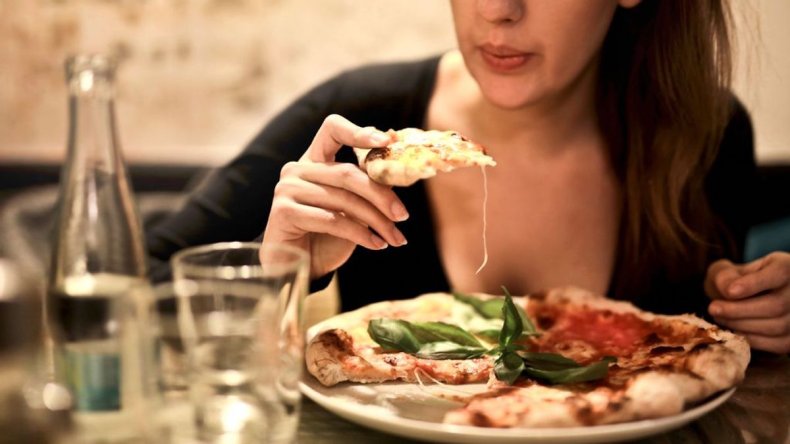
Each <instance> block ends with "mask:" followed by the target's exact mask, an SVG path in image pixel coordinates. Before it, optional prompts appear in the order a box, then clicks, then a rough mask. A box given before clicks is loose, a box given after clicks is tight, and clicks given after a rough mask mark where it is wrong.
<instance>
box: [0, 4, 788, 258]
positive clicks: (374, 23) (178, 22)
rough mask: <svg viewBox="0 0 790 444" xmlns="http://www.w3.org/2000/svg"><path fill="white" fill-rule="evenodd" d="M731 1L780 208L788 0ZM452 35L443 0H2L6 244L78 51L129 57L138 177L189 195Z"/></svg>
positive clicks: (62, 115) (0, 162)
mask: <svg viewBox="0 0 790 444" xmlns="http://www.w3.org/2000/svg"><path fill="white" fill-rule="evenodd" d="M469 1H471V0H469ZM732 5H733V8H734V12H735V19H736V23H737V27H738V28H737V32H738V34H737V39H738V40H737V42H738V44H737V49H738V53H737V55H736V60H737V74H736V83H735V90H736V92H737V94H738V95H739V97H740V98H741V99H742V100H743V101H744V103H745V104H746V106H747V108H748V109H749V110H750V112H751V114H752V118H753V121H754V125H755V128H756V144H757V145H756V146H757V157H758V161H759V162H760V165H761V174H762V175H763V178H764V180H765V189H766V190H769V191H770V194H769V195H768V196H767V197H766V199H767V204H766V205H765V207H766V208H768V210H767V212H768V214H766V215H765V219H766V220H767V219H777V218H781V217H784V216H787V215H790V173H789V172H788V165H790V27H788V26H787V23H788V22H789V21H790V1H787V0H748V1H746V0H734V1H732ZM453 46H454V36H453V32H452V21H451V17H450V10H449V2H448V1H446V0H397V1H392V0H320V1H316V0H0V255H2V254H3V250H6V251H8V250H9V249H11V250H13V249H14V245H13V244H14V243H15V242H17V240H16V238H18V237H19V236H20V234H19V233H18V232H15V231H14V229H15V228H16V227H18V226H19V225H25V224H28V225H30V224H31V223H33V222H31V220H34V219H35V217H39V218H40V219H41V221H42V223H43V222H44V221H46V220H47V217H48V214H47V213H46V212H41V211H43V208H48V205H49V206H51V204H52V199H54V197H53V194H52V192H51V191H40V192H39V188H41V187H45V188H48V187H49V188H51V185H52V184H54V183H55V182H56V181H57V179H58V174H59V168H60V164H61V162H62V161H63V158H64V156H65V142H66V123H67V108H66V103H67V102H66V100H67V93H66V89H65V84H64V75H63V61H64V58H65V57H66V55H68V54H72V53H75V52H85V51H94V52H95V51H102V52H109V53H112V54H114V55H116V56H117V57H118V58H119V59H120V61H121V63H120V67H119V71H118V77H117V97H116V111H117V118H118V130H119V135H120V140H121V145H122V147H123V150H124V153H125V155H126V158H127V162H128V163H129V164H130V165H131V170H132V176H133V182H134V185H135V187H136V188H137V189H138V191H140V192H141V193H148V192H150V193H165V192H172V193H179V192H181V191H182V190H184V189H185V188H187V187H188V186H189V184H190V183H192V181H194V178H195V176H196V175H199V173H200V172H201V171H204V170H205V169H206V168H207V167H210V166H215V165H220V164H222V163H224V162H225V161H227V160H229V159H231V158H232V157H233V156H234V155H235V154H236V153H238V152H239V150H241V149H242V148H243V147H244V145H245V144H246V142H247V141H248V140H250V139H251V138H252V137H253V136H254V135H255V134H256V132H257V131H258V130H259V129H260V128H261V127H262V126H263V125H264V124H265V123H266V122H267V120H269V119H270V118H271V117H272V116H273V114H274V113H276V112H277V111H278V110H280V109H282V107H284V106H285V105H286V104H287V103H288V102H290V101H291V100H292V99H294V98H295V97H296V96H298V95H300V94H302V93H303V92H305V91H306V90H307V89H308V88H310V87H311V86H313V85H315V84H316V83H318V82H320V81H321V80H323V79H326V78H328V77H331V76H333V75H334V74H336V73H338V72H339V71H341V70H343V69H346V68H349V67H352V66H356V65H359V64H362V63H369V62H377V61H390V60H401V59H413V58H419V57H424V56H428V55H431V54H435V53H438V52H441V51H444V50H446V49H449V48H451V47H453ZM22 192H24V193H26V194H25V196H24V198H19V194H20V193H22ZM31 193H32V194H31ZM36 193H38V194H36ZM171 197H172V196H171ZM176 197H177V196H176ZM12 198H16V199H15V200H14V199H12ZM36 199H40V202H39V203H38V205H40V207H41V208H40V210H41V211H40V212H39V213H36V212H32V213H31V212H30V211H33V210H30V207H35V205H34V203H36V202H38V201H37V200H36ZM152 201H156V200H155V199H153V198H150V197H149V196H148V195H147V194H146V195H144V196H143V197H142V198H141V199H140V204H141V206H143V207H144V208H143V212H144V213H145V214H144V216H146V217H147V216H148V215H149V214H157V213H156V209H157V208H159V206H158V205H162V206H163V207H167V208H172V205H173V203H172V202H171V201H168V200H161V201H156V202H159V203H155V204H150V202H152ZM148 205H151V206H152V208H148V207H147V206H148ZM26 218H27V219H26ZM31 218H33V219H31ZM8 227H11V228H8ZM788 231H790V230H788ZM788 237H790V234H788ZM6 254H8V253H6ZM15 254H16V253H15Z"/></svg>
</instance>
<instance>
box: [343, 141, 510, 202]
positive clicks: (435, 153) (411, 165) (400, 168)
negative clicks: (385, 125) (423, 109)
mask: <svg viewBox="0 0 790 444" xmlns="http://www.w3.org/2000/svg"><path fill="white" fill-rule="evenodd" d="M387 134H388V135H389V136H390V137H391V139H392V142H390V144H389V145H387V146H386V147H383V148H373V149H361V148H354V152H355V153H356V155H357V159H358V160H359V164H360V166H361V167H362V169H363V170H365V171H366V172H367V173H368V176H370V177H371V178H372V179H373V180H375V181H376V182H378V183H381V184H384V185H389V186H401V187H405V186H409V185H412V184H414V183H415V182H417V181H418V180H420V179H427V178H429V177H433V176H435V175H436V174H437V173H438V172H440V171H441V172H448V171H452V170H454V169H456V168H462V167H470V166H480V167H486V166H496V162H495V161H494V159H493V158H491V157H490V156H488V155H487V154H486V151H485V148H484V147H483V146H482V145H480V144H478V143H475V142H473V141H471V140H469V139H467V138H466V137H464V136H462V135H461V134H459V133H458V132H456V131H438V130H428V131H425V130H421V129H418V128H404V129H401V130H397V131H395V130H389V131H388V132H387Z"/></svg>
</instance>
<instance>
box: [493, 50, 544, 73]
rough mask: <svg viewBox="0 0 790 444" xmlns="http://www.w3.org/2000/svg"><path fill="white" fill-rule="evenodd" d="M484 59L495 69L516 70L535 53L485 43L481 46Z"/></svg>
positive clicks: (503, 70)
mask: <svg viewBox="0 0 790 444" xmlns="http://www.w3.org/2000/svg"><path fill="white" fill-rule="evenodd" d="M480 54H481V55H482V57H483V60H484V61H485V62H486V64H488V66H490V67H491V68H493V69H494V70H495V71H502V72H507V71H515V70H517V69H519V68H521V67H522V66H524V65H526V64H527V62H528V61H529V60H530V59H531V58H532V56H533V54H531V53H528V52H522V51H518V50H515V49H512V48H509V47H506V46H494V45H483V46H481V47H480Z"/></svg>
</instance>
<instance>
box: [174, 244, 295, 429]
mask: <svg viewBox="0 0 790 444" xmlns="http://www.w3.org/2000/svg"><path fill="white" fill-rule="evenodd" d="M308 264H309V260H308V256H307V253H305V252H303V251H302V250H299V249H297V248H293V247H289V246H287V245H279V244H265V243H264V244H259V243H242V242H231V243H218V244H211V245H205V246H200V247H194V248H189V249H186V250H182V251H180V252H179V253H177V254H176V255H175V256H174V257H173V259H172V266H173V284H174V288H175V293H176V295H177V296H178V308H177V310H178V325H179V330H180V333H181V339H182V341H183V345H184V347H185V349H186V352H187V358H188V361H189V372H188V375H189V378H188V383H189V386H190V395H191V399H192V403H193V405H194V425H195V429H196V434H197V437H198V439H199V440H201V441H205V442H222V443H247V442H256V443H258V442H267V443H281V442H290V441H292V440H293V437H294V434H295V431H296V426H297V422H298V417H299V409H300V401H301V396H300V393H299V387H298V382H299V378H300V376H301V369H302V366H303V365H302V353H303V348H304V344H303V332H302V304H303V300H304V297H305V296H306V292H307V282H308V271H309V265H308Z"/></svg>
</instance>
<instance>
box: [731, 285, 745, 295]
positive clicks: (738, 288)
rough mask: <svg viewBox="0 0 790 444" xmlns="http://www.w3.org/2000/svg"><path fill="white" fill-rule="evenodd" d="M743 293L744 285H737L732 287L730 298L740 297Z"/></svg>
mask: <svg viewBox="0 0 790 444" xmlns="http://www.w3.org/2000/svg"><path fill="white" fill-rule="evenodd" d="M742 292H743V286H742V285H738V284H735V285H732V286H730V296H740V295H741V293H742Z"/></svg>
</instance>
